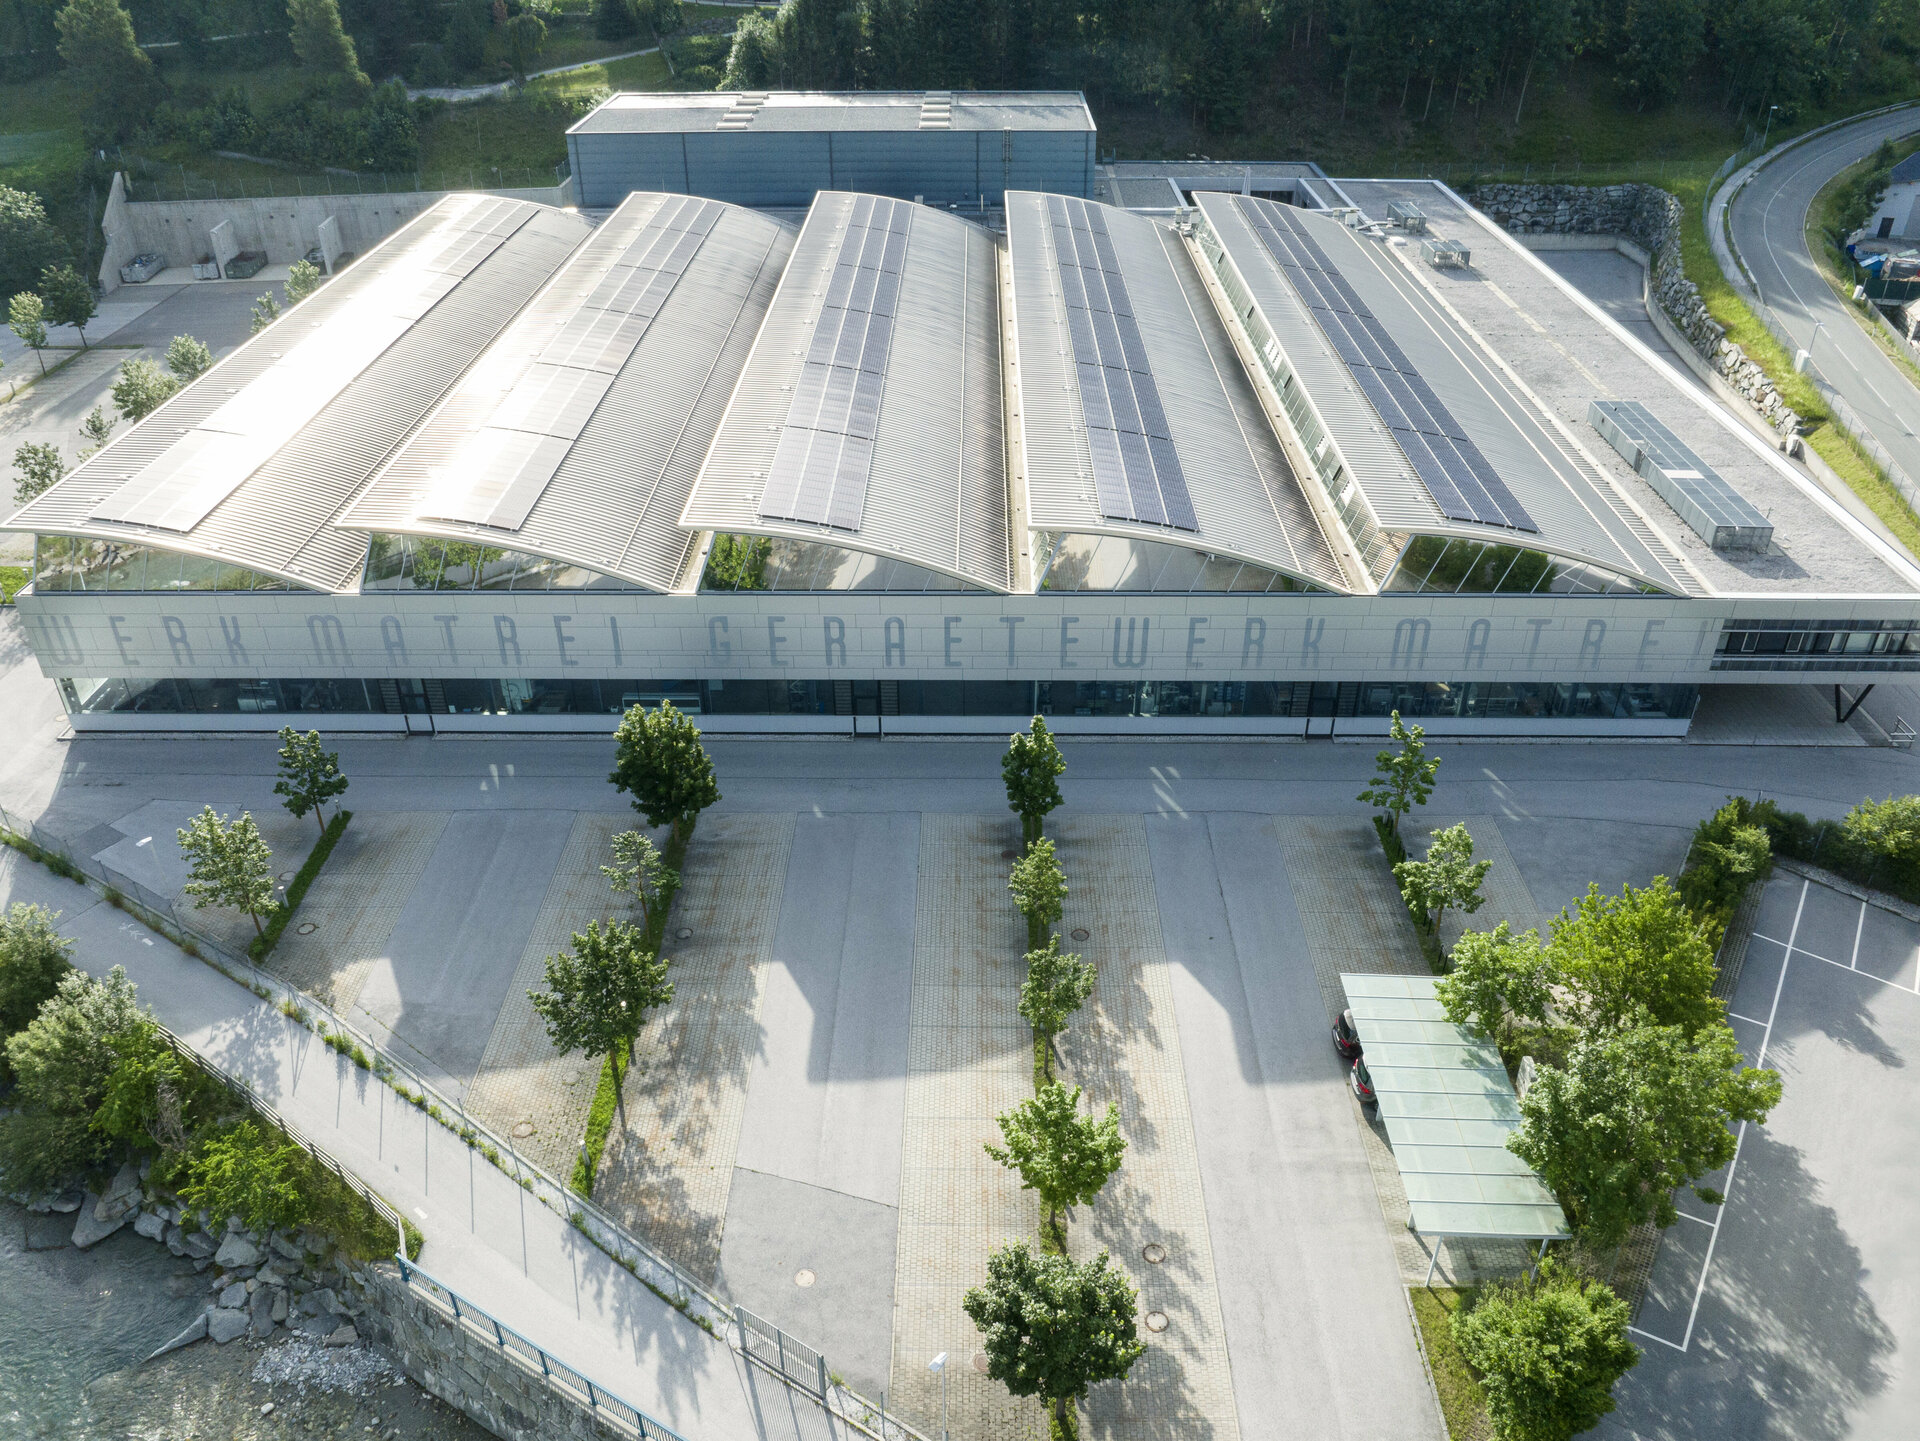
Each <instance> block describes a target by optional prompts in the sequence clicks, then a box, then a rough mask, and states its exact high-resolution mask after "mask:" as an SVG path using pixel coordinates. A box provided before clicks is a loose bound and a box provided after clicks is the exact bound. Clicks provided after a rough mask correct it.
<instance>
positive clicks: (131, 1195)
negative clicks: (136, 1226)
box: [94, 1161, 140, 1221]
mask: <svg viewBox="0 0 1920 1441" xmlns="http://www.w3.org/2000/svg"><path fill="white" fill-rule="evenodd" d="M139 1204H140V1168H139V1167H138V1166H136V1165H135V1164H134V1163H133V1162H131V1161H128V1162H127V1163H126V1164H124V1165H123V1166H121V1167H120V1169H119V1170H118V1171H116V1172H114V1174H113V1182H112V1184H110V1185H109V1186H108V1187H107V1189H106V1192H105V1194H103V1195H102V1196H101V1197H100V1200H99V1202H98V1203H97V1204H96V1205H95V1206H94V1210H95V1212H96V1213H97V1214H98V1216H99V1219H101V1220H102V1221H111V1220H113V1219H114V1218H116V1217H118V1216H124V1215H127V1214H128V1213H130V1212H131V1211H133V1210H134V1209H135V1208H136V1207H137V1206H138V1205H139Z"/></svg>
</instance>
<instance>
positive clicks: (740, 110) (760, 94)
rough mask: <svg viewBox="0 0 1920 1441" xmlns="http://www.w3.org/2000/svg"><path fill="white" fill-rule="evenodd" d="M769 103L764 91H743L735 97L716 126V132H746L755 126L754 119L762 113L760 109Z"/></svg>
mask: <svg viewBox="0 0 1920 1441" xmlns="http://www.w3.org/2000/svg"><path fill="white" fill-rule="evenodd" d="M766 103H767V92H766V91H764V90H743V91H741V92H740V93H739V94H738V95H736V96H734V97H733V103H732V104H731V105H729V106H728V107H727V109H726V111H725V112H724V113H723V114H722V115H721V116H720V119H719V120H718V121H717V122H716V123H715V124H714V127H713V128H714V129H716V130H745V129H746V128H747V127H748V126H750V125H752V124H753V118H754V117H755V116H756V115H758V114H759V113H760V107H761V106H762V105H765V104H766Z"/></svg>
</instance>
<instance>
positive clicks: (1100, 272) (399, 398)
mask: <svg viewBox="0 0 1920 1441" xmlns="http://www.w3.org/2000/svg"><path fill="white" fill-rule="evenodd" d="M694 98H699V97H694ZM1299 188H1300V194H1299V196H1298V199H1299V200H1300V201H1301V202H1302V203H1301V204H1294V205H1289V204H1286V203H1282V202H1280V201H1277V200H1274V199H1272V198H1267V197H1264V196H1262V195H1260V194H1257V193H1255V190H1256V187H1254V186H1253V185H1251V184H1249V183H1246V182H1245V178H1244V177H1243V182H1242V183H1241V184H1240V185H1236V186H1230V187H1229V188H1227V189H1224V190H1221V191H1207V190H1204V189H1200V190H1196V191H1195V192H1194V193H1193V196H1192V200H1193V204H1192V205H1191V206H1186V205H1184V203H1183V204H1182V205H1180V206H1178V207H1176V206H1174V205H1172V204H1171V202H1170V203H1169V204H1167V205H1165V206H1161V205H1154V206H1143V207H1142V208H1141V209H1139V210H1127V209H1122V208H1118V207H1115V206H1110V205H1105V204H1101V203H1098V202H1096V201H1093V200H1089V199H1087V198H1085V197H1084V196H1083V195H1080V194H1075V193H1067V194H1062V193H1060V192H1058V191H1052V192H1047V191H1041V190H1023V189H1020V188H1017V187H1016V188H1015V189H1013V190H1012V191H1011V192H1010V193H1008V194H1007V195H1005V196H1004V198H1003V199H1004V204H1003V205H1002V206H1001V207H999V209H1000V214H999V215H998V216H996V217H994V224H993V225H991V226H989V225H984V224H981V223H979V222H978V221H977V220H976V219H972V218H968V217H967V216H966V215H965V214H964V212H962V213H956V212H955V211H953V210H950V209H948V208H947V206H946V205H944V204H942V205H937V206H936V205H934V204H932V203H931V201H929V203H925V204H917V205H916V204H914V203H913V202H912V201H911V200H910V199H901V198H900V197H899V196H898V195H897V194H896V195H886V194H872V193H855V192H849V191H840V190H825V191H822V192H821V193H820V194H819V195H818V196H816V197H811V203H810V205H808V206H807V208H806V209H805V211H804V212H803V213H802V214H800V215H798V216H797V217H796V216H789V215H786V214H768V213H766V212H765V211H763V210H759V209H752V208H746V207H742V206H739V205H735V204H732V203H729V202H726V201H723V200H719V199H715V198H711V197H702V196H693V195H687V194H684V193H682V192H681V191H680V189H678V188H672V189H667V190H651V191H641V192H638V193H633V194H625V193H623V194H622V196H621V198H620V200H619V203H618V204H617V206H615V207H614V208H613V210H612V213H611V214H609V215H607V216H605V217H604V218H602V219H600V220H599V222H598V223H597V224H593V223H590V222H589V221H588V220H587V219H583V218H582V217H580V216H578V215H574V214H570V213H563V212H559V211H555V210H551V209H547V208H545V207H541V206H538V205H534V204H529V203H526V202H522V201H514V200H505V199H498V198H489V197H479V196H455V197H450V198H449V199H447V200H444V201H442V202H440V203H438V204H437V205H435V206H434V207H433V208H431V209H430V210H428V211H427V212H426V213H425V214H423V215H421V216H420V217H419V218H417V219H416V220H414V221H413V222H412V223H410V224H409V225H407V226H406V227H405V228H404V229H402V230H400V231H399V232H398V233H396V234H395V235H393V236H392V237H390V238H389V239H388V240H387V241H386V242H384V243H383V244H381V245H380V246H379V247H377V248H376V249H374V250H373V251H372V252H371V253H369V254H368V255H367V256H365V257H364V258H363V259H361V260H360V261H358V262H357V263H355V264H354V265H352V266H350V267H348V268H347V269H346V270H345V271H344V272H343V273H342V274H341V275H340V276H339V277H337V278H336V279H334V280H332V281H330V282H329V283H328V284H327V285H326V286H325V287H324V288H323V289H322V290H321V291H320V292H319V293H318V294H316V295H315V296H314V297H313V298H311V299H310V300H308V301H306V302H304V303H303V304H301V305H300V306H298V307H295V308H294V309H292V310H291V311H289V312H288V313H287V315H285V316H284V317H283V318H282V319H281V320H280V321H278V322H277V323H276V324H275V325H273V326H271V327H269V328H268V329H266V330H265V331H263V332H262V333H261V334H259V335H258V336H256V337H255V338H253V339H252V340H251V341H249V342H248V343H246V344H245V345H243V346H241V347H240V348H239V349H238V350H237V351H235V352H234V353H233V354H231V355H230V356H228V357H226V358H225V359H224V360H222V361H221V363H220V364H218V365H216V366H215V367H214V368H213V369H212V370H211V371H210V372H208V373H207V374H206V375H205V376H203V377H202V378H201V379H199V380H198V381H196V382H195V383H193V384H192V385H190V386H188V387H187V388H186V389H184V390H183V391H182V392H180V393H179V394H178V395H177V396H175V397H174V398H173V399H172V400H170V401H168V402H167V403H166V404H165V405H163V406H161V407H160V408H159V409H158V410H157V411H155V412H154V413H153V414H152V415H150V416H149V417H147V418H146V419H145V420H143V421H141V422H140V423H139V424H138V425H135V426H133V427H131V428H130V429H129V430H128V431H127V432H126V433H125V434H123V435H122V436H121V437H120V438H118V439H117V440H115V441H114V442H113V443H112V444H110V445H109V446H107V447H106V448H105V449H104V450H102V451H101V452H100V453H99V454H97V455H95V456H94V457H92V458H91V459H89V460H88V461H87V462H86V463H84V464H83V465H81V466H80V467H78V468H77V469H76V470H75V471H74V472H73V473H72V474H70V475H69V476H67V477H66V478H65V479H64V480H62V481H61V482H60V483H59V484H57V485H56V486H54V487H53V488H52V489H51V490H49V491H48V492H46V493H45V494H44V495H42V496H40V497H39V498H38V499H36V500H34V501H33V502H31V503H30V504H28V505H27V506H26V507H24V508H23V509H21V510H20V511H19V512H18V513H17V514H15V515H13V516H12V517H11V518H10V519H9V520H8V521H7V525H8V526H9V527H10V528H13V529H18V530H25V531H30V532H33V533H34V534H35V535H36V536H37V537H38V541H37V556H36V565H35V574H34V578H33V582H32V584H31V586H30V587H29V588H28V589H26V590H24V591H23V592H21V594H20V596H19V598H18V604H19V608H20V611H21V614H22V617H23V619H24V621H25V623H26V631H27V634H28V636H29V638H30V640H31V643H32V645H33V647H34V650H35V652H36V655H37V657H38V659H39V662H40V664H41V666H42V668H43V670H44V671H45V673H46V674H47V675H48V676H50V677H53V678H54V679H56V680H57V682H58V684H59V686H60V688H61V691H62V694H63V696H64V697H65V700H66V704H67V706H68V709H69V711H70V713H71V715H72V720H73V724H74V726H75V727H76V729H83V730H154V729H162V730H165V729H173V730H189V729H191V730H204V729H238V728H249V727H259V728H266V727H277V726H279V725H280V724H283V723H284V722H285V721H286V720H287V719H289V718H290V716H291V715H292V713H298V719H299V720H300V721H301V723H303V724H309V723H310V724H314V725H320V726H324V727H327V728H330V729H335V730H339V729H351V728H360V729H373V730H379V729H388V730H429V729H430V730H436V731H485V730H492V729H546V730H588V731H600V730H604V729H606V728H607V727H608V726H609V725H610V724H611V719H610V718H611V717H612V716H613V715H614V714H616V713H617V712H619V711H621V710H622V709H624V708H625V707H627V706H629V705H632V704H634V703H636V702H641V701H646V702H651V701H655V700H658V699H660V698H662V697H672V698H673V699H674V700H675V701H676V703H678V704H681V705H683V706H685V707H686V708H688V709H691V710H695V711H698V712H699V713H700V714H701V716H702V724H703V725H704V726H706V727H707V728H709V729H713V730H719V731H726V730H736V731H755V732H839V733H842V734H844V733H847V732H848V731H849V730H853V731H855V732H856V733H858V732H861V731H866V732H871V731H873V730H876V729H884V730H885V731H886V732H888V733H901V732H915V731H918V732H979V733H991V732H1004V731H1005V730H1007V729H1008V728H1009V727H1010V725H1011V724H1013V723H1015V722H1016V721H1017V719H1018V718H1019V717H1021V716H1023V715H1031V714H1033V713H1035V712H1042V713H1046V714H1048V715H1050V716H1052V717H1053V718H1054V723H1055V724H1056V725H1057V726H1058V727H1059V728H1061V729H1064V730H1068V731H1074V730H1079V731H1083V732H1084V731H1132V730H1148V731H1151V730H1157V731H1162V732H1172V731H1184V732H1192V733H1214V734H1234V733H1238V734H1274V735H1288V734H1291V735H1316V734H1318V735H1325V734H1329V733H1333V734H1347V735H1366V734H1378V733H1379V732H1381V731H1382V730H1384V729H1385V726H1386V724H1387V716H1388V713H1389V712H1390V711H1392V710H1395V709H1398V710H1400V711H1401V712H1402V713H1404V714H1406V715H1409V716H1412V717H1418V718H1419V719H1420V720H1421V721H1422V723H1423V724H1425V725H1426V726H1427V727H1428V729H1429V730H1430V731H1432V732H1434V733H1436V734H1447V733H1479V734H1529V735H1548V736H1553V735H1561V736H1568V735H1643V736H1676V735H1680V734H1684V733H1685V731H1686V729H1687V727H1688V724H1689V721H1690V718H1691V716H1692V714H1693V711H1694V708H1695V705H1696V702H1697V700H1698V698H1699V696H1700V693H1701V690H1702V688H1703V687H1709V686H1714V685H1718V684H1725V683H1728V682H1732V681H1738V682H1742V683H1753V682H1756V681H1760V682H1770V683H1780V684H1796V685H1804V684H1808V683H1818V684H1823V685H1825V684H1833V685H1841V684H1845V685H1847V686H1850V687H1859V686H1864V685H1869V684H1872V683H1873V682H1874V680H1875V678H1876V677H1880V676H1884V675H1887V674H1889V673H1897V672H1906V671H1912V670H1915V669H1920V640H1917V639H1916V635H1917V633H1920V568H1916V566H1915V565H1914V563H1913V562H1912V560H1911V559H1910V558H1909V557H1907V556H1906V555H1905V554H1904V553H1903V552H1901V551H1900V550H1899V549H1898V548H1897V547H1895V546H1894V545H1892V544H1890V543H1889V542H1887V541H1886V540H1884V539H1883V538H1882V537H1881V536H1879V535H1878V534H1876V533H1875V532H1874V531H1872V530H1871V529H1869V528H1868V527H1867V526H1866V525H1865V524H1863V523H1862V522H1861V521H1859V520H1857V519H1856V518H1855V517H1854V516H1853V515H1851V514H1850V513H1849V512H1848V511H1847V510H1846V509H1845V508H1843V507H1842V506H1841V505H1840V504H1839V503H1838V502H1836V501H1835V500H1834V499H1833V498H1832V497H1831V496H1829V495H1827V494H1826V493H1825V492H1824V491H1822V490H1821V489H1820V488H1819V487H1818V486H1817V485H1815V484H1813V483H1812V482H1810V481H1809V480H1808V479H1806V478H1805V477H1804V476H1802V475H1800V474H1799V473H1798V472H1796V471H1795V470H1794V468H1793V467H1792V466H1791V465H1790V464H1788V463H1787V462H1786V460H1785V459H1784V458H1783V457H1782V456H1781V455H1780V454H1779V453H1778V451H1777V450H1776V449H1775V448H1774V447H1772V446H1771V445H1769V444H1768V442H1767V440H1766V439H1765V438H1763V437H1762V436H1761V435H1759V434H1757V433H1755V431H1754V430H1753V429H1752V428H1750V427H1749V426H1747V425H1746V424H1745V423H1743V421H1742V420H1741V419H1740V418H1738V417H1736V416H1735V415H1733V414H1732V413H1731V412H1729V411H1727V410H1726V409H1724V408H1722V407H1720V406H1719V405H1718V404H1716V403H1715V402H1714V401H1713V400H1712V399H1711V397H1710V396H1708V395H1707V394H1705V393H1704V392H1702V391H1700V390H1698V389H1696V388H1694V387H1692V386H1690V385H1689V384H1687V383H1686V382H1684V381H1683V380H1681V379H1680V377H1678V376H1677V375H1676V374H1675V373H1674V372H1673V371H1672V370H1671V369H1670V368H1669V367H1668V366H1667V365H1666V364H1665V363H1664V362H1662V361H1660V360H1659V359H1657V358H1656V357H1655V356H1654V355H1653V354H1652V353H1651V352H1650V351H1648V350H1646V349H1645V348H1644V347H1643V346H1642V345H1640V343H1639V342H1638V341H1636V340H1635V339H1633V338H1632V337H1631V336H1630V335H1629V334H1628V333H1627V332H1626V331H1624V330H1623V329H1621V328H1620V327H1619V326H1618V325H1616V324H1615V323H1614V322H1613V321H1612V320H1611V319H1609V318H1608V317H1607V316H1606V315H1605V314H1604V313H1603V312H1601V311H1600V310H1599V309H1598V308H1597V307H1596V306H1594V305H1593V304H1591V303H1590V302H1588V301H1587V300H1586V299H1584V298H1583V297H1581V296H1580V295H1579V294H1578V293H1577V292H1575V291H1574V290H1572V289H1571V288H1570V287H1569V286H1568V285H1566V284H1565V283H1564V282H1563V281H1561V280H1560V279H1559V278H1558V277H1557V276H1555V275H1554V274H1553V273H1552V272H1551V271H1549V270H1548V269H1547V268H1546V267H1545V266H1543V265H1542V264H1541V263H1540V262H1539V261H1538V260H1537V259H1536V258H1535V257H1534V256H1533V255H1531V254H1530V253H1528V252H1527V251H1525V250H1524V249H1522V248H1521V247H1520V246H1519V245H1518V244H1516V243H1515V242H1514V241H1513V240H1512V238H1511V237H1509V236H1507V235H1505V234H1504V233H1503V232H1501V231H1500V230H1499V229H1498V228H1496V227H1495V226H1494V225H1492V224H1491V223H1490V222H1488V221H1487V220H1485V219H1484V218H1483V217H1481V216H1480V215H1478V214H1477V213H1476V212H1474V211H1473V210H1472V209H1471V208H1470V207H1468V206H1467V205H1465V204H1464V203H1463V202H1461V201H1460V200H1459V199H1458V197H1456V196H1454V195H1453V194H1452V192H1450V191H1448V190H1447V189H1446V188H1445V187H1444V186H1441V185H1438V184H1435V183H1432V182H1404V183H1401V182H1381V181H1367V182H1354V181H1348V182H1339V181H1332V180H1328V179H1326V178H1325V177H1314V176H1304V175H1303V176H1302V177H1301V184H1300V187H1299ZM1242 192H1244V193H1242ZM1183 199H1184V197H1183ZM1316 199H1320V200H1324V201H1326V202H1328V207H1327V208H1320V209H1315V208H1311V205H1312V203H1313V202H1314V201H1315V200H1316ZM1163 211H1164V212H1165V213H1161V212H1163Z"/></svg>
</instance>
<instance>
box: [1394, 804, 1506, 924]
mask: <svg viewBox="0 0 1920 1441" xmlns="http://www.w3.org/2000/svg"><path fill="white" fill-rule="evenodd" d="M1492 868H1493V862H1492V861H1476V860H1474V858H1473V837H1472V836H1471V835H1469V834H1468V833H1467V827H1466V823H1465V822H1461V823H1460V824H1459V825H1452V826H1448V827H1447V828H1446V829H1445V830H1443V831H1435V832H1434V833H1433V844H1432V845H1430V846H1428V847H1427V855H1426V859H1425V860H1419V861H1402V862H1400V864H1399V865H1397V866H1395V867H1394V868H1393V878H1394V879H1395V880H1396V881H1398V882H1400V894H1401V896H1402V897H1403V898H1404V899H1405V900H1406V903H1407V909H1408V910H1410V911H1412V912H1413V913H1414V914H1415V915H1417V916H1419V917H1421V918H1422V919H1423V920H1424V921H1425V922H1426V925H1427V929H1428V930H1429V931H1431V932H1432V933H1433V934H1434V935H1436V936H1437V935H1439V934H1440V920H1441V918H1442V917H1443V916H1445V915H1446V913H1447V912H1448V911H1461V912H1463V913H1464V914H1466V915H1472V914H1473V913H1474V912H1475V911H1477V910H1479V909H1480V907H1481V906H1483V905H1485V904H1486V899H1487V898H1486V897H1485V896H1483V895H1481V894H1480V883H1481V882H1482V881H1484V880H1485V879H1486V878H1487V872H1488V871H1489V870H1491V869H1492Z"/></svg>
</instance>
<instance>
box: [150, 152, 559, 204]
mask: <svg viewBox="0 0 1920 1441" xmlns="http://www.w3.org/2000/svg"><path fill="white" fill-rule="evenodd" d="M226 158H229V159H232V160H234V161H236V162H240V163H248V162H251V163H253V164H255V165H257V166H258V167H259V168H258V169H248V170H245V171H240V170H238V169H237V168H236V169H234V170H230V171H227V172H225V173H223V174H219V175H204V174H201V173H200V172H198V171H195V170H189V169H188V168H187V167H186V166H185V165H182V164H178V163H172V164H170V163H167V162H163V161H157V160H151V159H149V158H147V157H145V156H142V155H133V154H128V153H127V152H126V151H124V150H122V151H120V152H119V155H118V157H117V161H118V163H119V165H120V166H121V167H122V169H123V171H124V173H125V175H126V177H127V199H128V200H129V201H130V202H136V203H137V202H141V201H151V200H173V201H182V200H271V199H281V198H288V197H299V196H309V195H392V194H405V193H409V192H413V191H425V192H430V193H435V194H437V193H439V192H441V191H447V190H558V189H560V188H562V187H564V186H565V185H566V183H567V179H568V176H569V174H570V173H571V172H570V170H569V168H568V165H567V162H566V161H564V160H563V161H561V162H560V163H559V164H558V165H551V166H512V165H506V166H503V165H477V164H476V165H466V166H454V167H451V168H447V169H441V170H428V171H389V170H376V171H347V170H329V169H300V168H298V167H295V166H288V167H287V168H285V169H284V170H283V169H279V168H273V167H271V166H270V164H269V163H268V162H261V161H257V160H255V159H254V158H253V157H250V156H241V155H233V156H230V157H226Z"/></svg>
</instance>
